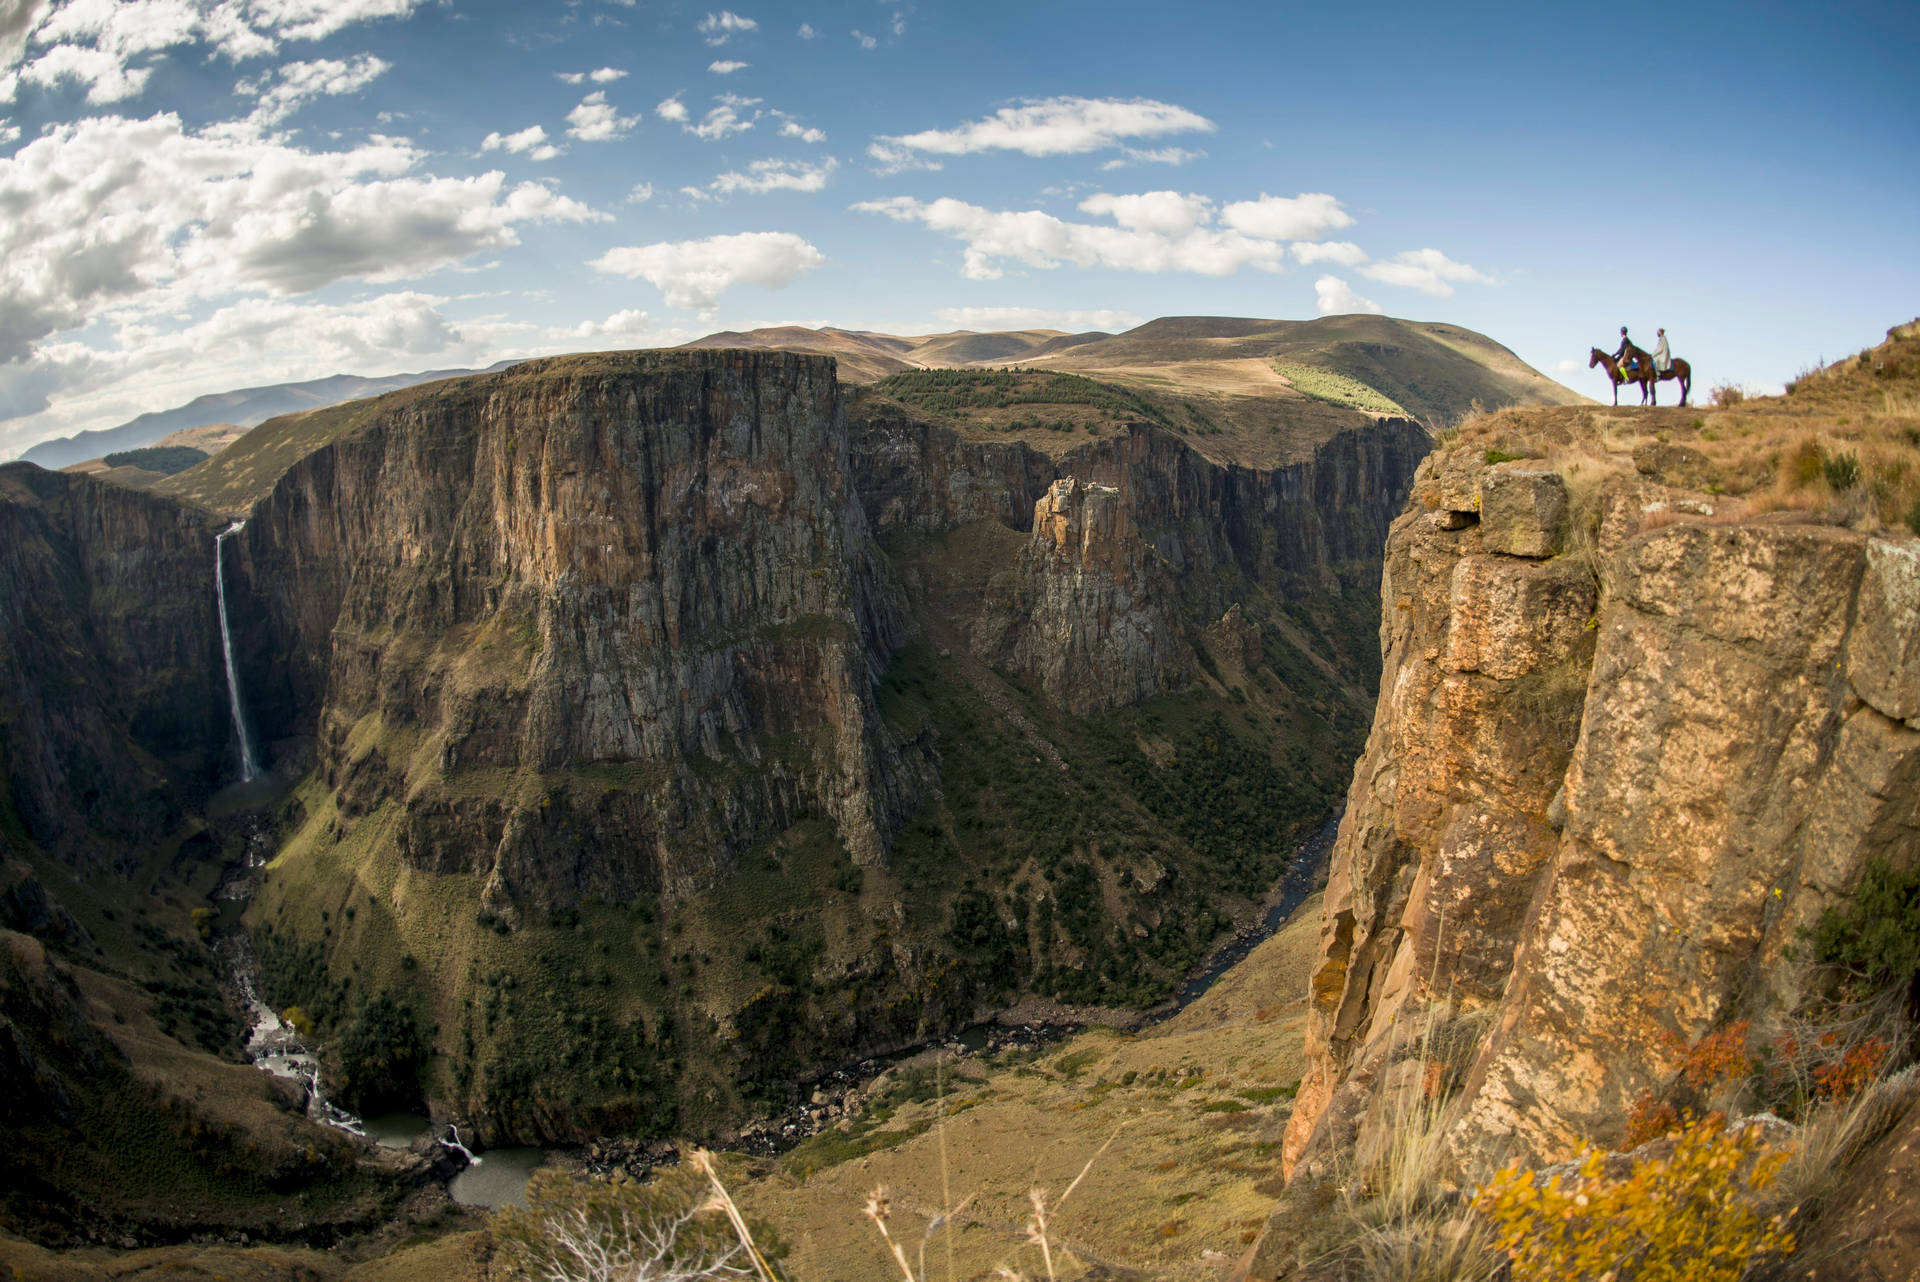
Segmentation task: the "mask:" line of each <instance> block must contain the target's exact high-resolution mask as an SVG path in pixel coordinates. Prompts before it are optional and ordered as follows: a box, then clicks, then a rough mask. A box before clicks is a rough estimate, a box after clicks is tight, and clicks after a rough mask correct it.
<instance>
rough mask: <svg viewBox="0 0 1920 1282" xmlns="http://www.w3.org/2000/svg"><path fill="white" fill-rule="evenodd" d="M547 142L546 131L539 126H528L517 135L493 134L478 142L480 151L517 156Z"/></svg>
mask: <svg viewBox="0 0 1920 1282" xmlns="http://www.w3.org/2000/svg"><path fill="white" fill-rule="evenodd" d="M546 140H547V131H546V130H545V129H542V128H541V127H540V126H539V125H528V126H527V127H526V128H525V129H522V130H521V131H520V132H519V133H515V134H502V133H499V132H497V131H496V132H494V133H490V134H488V135H487V136H486V137H485V138H482V139H481V140H480V150H481V151H509V152H514V153H516V154H518V153H519V152H523V151H532V150H533V149H534V148H536V147H538V146H539V145H540V144H541V143H543V142H545V141H546Z"/></svg>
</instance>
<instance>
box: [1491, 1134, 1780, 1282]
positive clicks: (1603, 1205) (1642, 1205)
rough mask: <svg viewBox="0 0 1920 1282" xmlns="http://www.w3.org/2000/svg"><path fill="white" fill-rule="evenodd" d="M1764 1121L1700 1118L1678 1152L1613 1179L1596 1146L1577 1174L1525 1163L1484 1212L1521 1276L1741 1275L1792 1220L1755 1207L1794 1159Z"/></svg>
mask: <svg viewBox="0 0 1920 1282" xmlns="http://www.w3.org/2000/svg"><path fill="white" fill-rule="evenodd" d="M1759 1146H1760V1133H1759V1130H1758V1128H1755V1127H1743V1128H1741V1129H1740V1130H1738V1131H1730V1130H1729V1129H1728V1128H1727V1124H1726V1119H1724V1118H1722V1117H1719V1116H1717V1115H1715V1116H1710V1117H1707V1118H1705V1119H1704V1120H1701V1121H1698V1122H1695V1123H1692V1124H1691V1125H1689V1126H1688V1127H1686V1128H1685V1129H1684V1130H1682V1131H1681V1132H1680V1134H1679V1136H1678V1137H1677V1138H1676V1139H1675V1141H1674V1147H1673V1152H1672V1155H1671V1156H1668V1157H1664V1158H1658V1157H1656V1158H1648V1159H1646V1160H1644V1161H1641V1162H1638V1163H1636V1164H1635V1165H1634V1166H1633V1168H1632V1171H1631V1173H1630V1174H1628V1175H1626V1176H1625V1177H1624V1178H1613V1177H1610V1176H1609V1175H1608V1174H1607V1170H1606V1168H1607V1155H1606V1154H1605V1153H1603V1152H1600V1151H1597V1150H1593V1151H1589V1152H1587V1153H1586V1154H1585V1155H1584V1156H1583V1157H1582V1158H1581V1159H1580V1162H1579V1166H1578V1168H1577V1170H1576V1173H1575V1174H1574V1176H1573V1177H1572V1178H1571V1179H1563V1178H1562V1177H1560V1176H1557V1175H1556V1176H1553V1177H1550V1178H1547V1179H1545V1180H1544V1181H1543V1180H1542V1178H1541V1176H1540V1175H1539V1173H1537V1172H1535V1171H1529V1170H1523V1169H1522V1168H1521V1167H1520V1166H1519V1165H1518V1164H1517V1163H1516V1164H1515V1165H1513V1166H1509V1167H1508V1168H1506V1169H1505V1170H1503V1171H1501V1172H1500V1173H1499V1174H1498V1175H1496V1176H1495V1177H1494V1178H1493V1179H1492V1180H1490V1181H1489V1182H1488V1183H1487V1184H1486V1185H1485V1186H1484V1187H1483V1188H1482V1189H1481V1190H1480V1191H1479V1194H1478V1195H1477V1197H1476V1198H1475V1200H1474V1207H1475V1209H1476V1210H1478V1211H1479V1212H1480V1213H1481V1214H1483V1215H1485V1216H1486V1217H1487V1218H1489V1219H1490V1220H1492V1221H1493V1223H1494V1226H1495V1232H1496V1234H1497V1237H1498V1241H1499V1244H1500V1248H1501V1249H1502V1250H1503V1251H1505V1252H1506V1253H1507V1254H1508V1256H1509V1257H1511V1259H1512V1261H1513V1272H1512V1276H1513V1279H1514V1282H1530V1280H1532V1279H1539V1280H1540V1282H1562V1280H1564V1279H1570V1278H1601V1277H1613V1278H1619V1277H1631V1278H1633V1279H1634V1280H1635V1282H1683V1279H1684V1280H1685V1282H1737V1279H1739V1277H1740V1276H1741V1275H1742V1274H1743V1273H1744V1272H1745V1271H1746V1267H1747V1264H1748V1262H1749V1261H1750V1260H1752V1259H1754V1257H1756V1256H1759V1255H1764V1254H1773V1253H1779V1254H1785V1253H1786V1252H1789V1251H1791V1250H1792V1249H1793V1238H1792V1236H1791V1235H1790V1234H1789V1233H1788V1232H1787V1231H1786V1228H1785V1224H1784V1219H1783V1218H1782V1217H1779V1216H1773V1217H1767V1216H1763V1215H1761V1214H1760V1212H1759V1211H1757V1210H1755V1209H1754V1207H1753V1206H1752V1205H1751V1202H1752V1201H1753V1200H1754V1199H1755V1197H1756V1195H1758V1194H1760V1193H1762V1192H1764V1191H1765V1190H1766V1188H1767V1186H1768V1185H1770V1184H1771V1183H1772V1182H1773V1181H1774V1179H1775V1177H1776V1176H1777V1175H1778V1174H1779V1171H1780V1167H1781V1166H1782V1165H1783V1164H1784V1163H1785V1162H1786V1160H1787V1154H1785V1153H1774V1154H1768V1155H1762V1154H1761V1153H1760V1151H1759Z"/></svg>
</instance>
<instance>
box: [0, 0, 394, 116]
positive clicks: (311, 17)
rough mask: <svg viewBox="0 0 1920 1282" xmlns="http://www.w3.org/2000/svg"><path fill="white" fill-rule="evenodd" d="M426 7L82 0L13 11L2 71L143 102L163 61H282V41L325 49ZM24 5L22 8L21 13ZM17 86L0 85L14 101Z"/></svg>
mask: <svg viewBox="0 0 1920 1282" xmlns="http://www.w3.org/2000/svg"><path fill="white" fill-rule="evenodd" d="M419 3H420V0H74V2H73V3H69V4H66V5H63V6H60V7H57V8H56V7H51V6H48V5H45V4H39V3H33V2H32V0H29V2H28V3H25V4H23V5H19V4H18V2H17V0H16V4H15V5H9V6H8V8H7V11H6V13H5V14H4V15H0V52H4V53H5V54H7V55H8V56H6V57H4V58H0V66H7V65H11V64H12V62H13V61H14V60H15V59H16V58H20V59H21V60H22V61H21V65H20V69H19V71H18V73H17V77H18V83H20V84H26V85H36V86H40V87H44V88H51V87H53V86H56V85H59V84H61V83H64V82H73V83H77V84H83V85H85V86H86V87H87V100H88V101H89V102H92V103H96V104H99V103H112V102H120V101H124V100H125V99H128V98H133V97H137V96H138V95H139V94H140V93H142V92H143V91H144V90H145V88H146V85H147V80H148V78H149V77H150V76H151V75H152V74H153V68H154V66H155V64H156V63H157V61H158V60H159V59H160V58H162V57H164V56H166V54H167V53H168V52H169V51H171V50H174V49H177V48H181V47H185V46H192V45H208V46H211V47H212V49H213V50H214V51H216V52H218V53H220V54H224V55H225V56H227V57H228V58H231V59H234V60H236V61H239V60H241V59H246V58H258V57H264V56H266V55H269V54H273V53H276V52H278V50H279V48H280V45H281V43H282V42H284V41H289V40H292V41H306V40H320V39H324V38H325V37H327V36H330V35H333V34H335V33H336V32H339V31H341V30H343V29H345V28H346V27H349V26H352V25H353V24H355V23H360V22H366V21H370V20H373V19H377V18H398V17H405V16H407V15H409V14H411V13H412V12H413V11H414V9H416V8H417V7H418V6H419ZM16 5H17V7H16ZM13 84H14V79H13V77H11V76H9V77H0V85H4V86H6V89H5V90H0V98H5V99H10V98H11V89H12V86H13Z"/></svg>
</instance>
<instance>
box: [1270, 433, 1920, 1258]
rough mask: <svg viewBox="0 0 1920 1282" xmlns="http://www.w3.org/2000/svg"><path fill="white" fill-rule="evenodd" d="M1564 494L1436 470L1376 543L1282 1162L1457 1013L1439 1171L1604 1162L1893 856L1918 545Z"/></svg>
mask: <svg viewBox="0 0 1920 1282" xmlns="http://www.w3.org/2000/svg"><path fill="white" fill-rule="evenodd" d="M1568 500H1569V494H1568V487H1567V484H1566V482H1565V480H1564V478H1563V477H1562V476H1561V475H1560V474H1559V473H1558V472H1557V471H1556V470H1555V468H1554V467H1553V466H1552V465H1551V464H1548V463H1545V462H1538V461H1531V460H1520V461H1514V462H1504V463H1499V464H1497V465H1494V466H1488V465H1487V464H1486V463H1485V462H1484V461H1483V460H1482V459H1481V458H1480V457H1479V454H1478V451H1476V450H1469V449H1462V448H1456V449H1453V450H1443V451H1441V452H1438V453H1436V454H1434V455H1433V456H1431V457H1430V458H1429V459H1428V460H1427V462H1426V463H1424V464H1423V465H1422V468H1421V472H1420V474H1419V476H1418V478H1417V479H1416V482H1415V485H1414V489H1413V497H1412V502H1411V503H1410V504H1409V511H1408V512H1407V513H1406V514H1405V515H1403V516H1402V517H1400V518H1399V519H1398V520H1397V521H1396V522H1395V523H1394V526H1393V530H1392V534H1391V535H1390V537H1389V539H1388V541H1387V549H1386V565H1385V571H1384V573H1383V576H1382V599H1383V618H1382V624H1381V653H1382V656H1383V665H1384V671H1383V675H1382V678H1381V682H1380V695H1379V704H1378V708H1377V710H1376V713H1375V717H1374V724H1373V730H1372V732H1371V735H1370V737H1369V739H1368V743H1367V748H1366V751H1365V754H1364V755H1363V756H1362V758H1361V760H1360V762H1359V764H1358V766H1357V767H1356V769H1355V772H1354V779H1353V785H1352V788H1351V791H1350V792H1349V795H1348V804H1347V810H1346V814H1345V817H1344V819H1343V821H1342V823H1341V827H1340V834H1339V838H1338V842H1337V845H1336V847H1335V851H1334V856H1333V863H1332V872H1331V881H1330V884H1329V887H1328V892H1327V899H1326V908H1325V917H1324V923H1323V935H1322V943H1321V954H1320V960H1319V963H1318V966H1317V969H1316V972H1315V975H1314V979H1313V988H1312V1014H1311V1016H1310V1021H1309V1026H1308V1047H1309V1055H1310V1064H1311V1068H1310V1071H1309V1073H1308V1076H1307V1078H1306V1080H1305V1081H1304V1083H1303V1084H1302V1087H1301V1090H1300V1096H1299V1102H1298V1106H1297V1108H1296V1109H1295V1111H1294V1113H1293V1115H1292V1119H1291V1122H1290V1125H1289V1128H1288V1132H1287V1137H1286V1143H1285V1151H1284V1156H1285V1161H1286V1163H1287V1166H1288V1168H1289V1170H1290V1171H1294V1172H1297V1171H1299V1170H1301V1169H1303V1168H1318V1167H1319V1166H1320V1165H1322V1164H1324V1163H1325V1162H1327V1161H1329V1160H1333V1159H1335V1158H1336V1156H1337V1155H1338V1154H1340V1153H1342V1152H1344V1151H1348V1150H1350V1149H1351V1148H1352V1147H1353V1146H1354V1145H1359V1146H1361V1148H1362V1149H1363V1150H1364V1149H1367V1148H1368V1147H1377V1146H1378V1145H1380V1144H1381V1143H1383V1142H1384V1141H1385V1139H1386V1136H1387V1132H1388V1131H1389V1129H1390V1128H1391V1127H1392V1126H1393V1125H1394V1119H1395V1118H1396V1117H1397V1116H1398V1109H1397V1105H1398V1104H1399V1103H1400V1102H1401V1101H1403V1100H1404V1098H1405V1097H1406V1096H1407V1094H1408V1092H1415V1093H1417V1092H1418V1091H1419V1090H1420V1089H1421V1083H1422V1074H1423V1073H1424V1072H1425V1069H1426V1066H1425V1065H1424V1064H1423V1063H1422V1061H1421V1051H1420V1045H1419V1043H1420V1039H1421V1038H1422V1036H1423V1035H1424V1032H1423V1030H1431V1029H1433V1028H1435V1027H1436V1026H1439V1027H1443V1028H1444V1027H1445V1026H1446V1025H1447V1024H1448V1023H1450V1022H1451V1021H1454V1020H1460V1019H1466V1020H1469V1021H1475V1022H1474V1023H1472V1024H1471V1025H1470V1026H1471V1027H1473V1028H1476V1029H1482V1030H1485V1036H1484V1038H1483V1039H1481V1040H1480V1041H1479V1042H1478V1043H1477V1045H1478V1050H1477V1054H1476V1055H1475V1057H1474V1059H1473V1062H1472V1066H1471V1068H1470V1070H1469V1071H1468V1073H1467V1075H1466V1078H1465V1081H1464V1084H1463V1085H1462V1087H1461V1089H1460V1091H1459V1093H1458V1094H1457V1095H1456V1096H1455V1097H1454V1098H1453V1099H1452V1101H1451V1102H1450V1104H1449V1106H1448V1108H1449V1112H1448V1114H1447V1117H1448V1126H1449V1131H1448V1135H1449V1143H1450V1145H1451V1148H1452V1152H1453V1153H1454V1155H1455V1161H1456V1162H1457V1164H1458V1167H1459V1169H1461V1170H1464V1171H1468V1172H1471V1171H1473V1170H1477V1169H1478V1168H1479V1167H1480V1166H1483V1165H1484V1164H1485V1162H1486V1161H1487V1160H1489V1155H1493V1154H1498V1155H1500V1156H1502V1157H1519V1158H1523V1159H1527V1160H1530V1161H1553V1160H1559V1159H1561V1158H1564V1157H1566V1156H1567V1155H1568V1154H1570V1153H1571V1152H1572V1151H1573V1150H1574V1149H1575V1147H1576V1146H1577V1145H1578V1144H1579V1143H1580V1142H1581V1141H1583V1140H1594V1141H1598V1142H1601V1143H1603V1144H1605V1143H1613V1142H1616V1141H1618V1140H1619V1138H1620V1137H1621V1134H1622V1131H1623V1127H1624V1120H1625V1114H1626V1112H1627V1108H1628V1105H1629V1103H1630V1102H1631V1101H1632V1100H1634V1099H1635V1098H1637V1097H1638V1096H1640V1095H1641V1094H1643V1093H1646V1092H1648V1091H1650V1090H1653V1089H1655V1088H1656V1087H1658V1086H1659V1085H1661V1084H1663V1083H1665V1082H1668V1081H1671V1080H1672V1079H1673V1077H1674V1075H1675V1074H1676V1073H1677V1072H1678V1070H1679V1067H1680V1060H1681V1058H1682V1057H1683V1056H1684V1053H1685V1049H1686V1047H1687V1046H1689V1045H1691V1044H1692V1043H1694V1042H1695V1041H1696V1040H1697V1039H1698V1038H1699V1037H1700V1036H1702V1035H1703V1034H1704V1033H1706V1032H1708V1031H1710V1030H1711V1029H1713V1028H1714V1027H1716V1026H1717V1025H1719V1024H1720V1023H1722V1022H1724V1021H1726V1020H1727V1019H1730V1018H1738V1017H1752V1018H1755V1019H1758V1020H1762V1021H1764V1020H1765V1019H1766V1018H1768V1017H1769V1016H1775V1015H1780V1014H1782V1013H1784V1012H1786V1011H1788V1010H1789V1009H1791V1008H1792V1007H1793V1006H1794V1005H1795V1004H1796V1002H1797V1001H1798V1000H1799V999H1800V997H1801V996H1802V991H1801V988H1802V985H1803V984H1805V983H1806V971H1805V969H1804V967H1802V966H1798V965H1796V964H1794V961H1793V958H1794V951H1793V950H1794V946H1795V944H1796V942H1797V941H1799V939H1800V935H1801V931H1802V929H1803V928H1804V927H1806V926H1808V925H1810V924H1811V923H1812V922H1813V921H1815V920H1816V919H1817V918H1818V916H1819V914H1820V913H1821V911H1822V910H1823V909H1824V908H1826V907H1827V906H1829V905H1833V904H1836V903H1839V902H1842V901H1843V900H1844V898H1845V897H1846V896H1847V895H1849V894H1850V893H1851V891H1852V889H1853V888H1854V886H1855V885H1856V884H1857V883H1858V880H1859V878H1860V876H1861V873H1862V870H1863V869H1864V867H1865V866H1866V865H1867V864H1868V863H1869V862H1870V861H1872V860H1875V859H1879V858H1893V859H1895V860H1896V861H1898V860H1903V859H1904V860H1908V861H1910V860H1911V859H1912V857H1913V853H1914V851H1915V850H1916V848H1920V846H1917V844H1916V843H1917V842H1920V542H1916V540H1914V539H1913V538H1911V537H1907V536H1905V535H1904V533H1902V534H1897V535H1895V534H1875V533H1864V532H1860V531H1857V530H1854V529H1849V528H1845V527H1843V526H1839V525H1835V524H1827V523H1822V522H1820V521H1819V520H1817V519H1809V518H1808V517H1807V516H1806V515H1805V514H1802V513H1795V512H1785V513H1774V514H1770V515H1767V516H1759V517H1753V518H1749V519H1745V520H1727V519H1725V518H1724V517H1720V516H1716V511H1715V509H1716V505H1719V506H1724V500H1719V499H1716V498H1715V497H1714V496H1712V495H1709V494H1704V493H1690V492H1685V491H1680V490H1674V489H1670V488H1667V487H1664V486H1661V485H1656V484H1653V483H1651V482H1650V481H1647V480H1643V479H1641V478H1640V477H1638V476H1634V475H1632V474H1627V475H1625V476H1614V477H1612V478H1611V479H1608V480H1605V481H1604V482H1603V483H1600V484H1599V486H1598V492H1597V495H1590V496H1589V501H1588V504H1587V505H1586V506H1583V507H1581V510H1580V511H1579V512H1578V513H1577V514H1575V515H1572V516H1570V515H1569V501H1568ZM1576 506H1581V505H1579V504H1576ZM1256 1275H1258V1273H1257V1270H1256Z"/></svg>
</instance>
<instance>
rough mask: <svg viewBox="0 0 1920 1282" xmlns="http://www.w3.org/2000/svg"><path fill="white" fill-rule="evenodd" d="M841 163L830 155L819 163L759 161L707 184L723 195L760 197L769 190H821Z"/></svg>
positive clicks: (722, 175)
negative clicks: (735, 194)
mask: <svg viewBox="0 0 1920 1282" xmlns="http://www.w3.org/2000/svg"><path fill="white" fill-rule="evenodd" d="M838 165H839V162H838V161H836V160H834V159H833V158H832V157H831V156H829V157H828V158H827V159H826V161H825V162H823V163H821V164H818V165H808V164H804V163H802V162H801V161H797V160H756V161H754V162H753V163H752V164H751V165H748V166H747V172H746V173H744V174H743V173H738V172H729V173H724V174H721V175H720V176H719V177H718V178H715V179H714V180H713V181H712V182H711V183H709V184H708V186H709V187H711V188H712V189H713V190H714V191H715V192H717V193H718V194H720V195H722V196H731V195H733V194H734V193H736V192H744V193H746V194H747V195H750V196H759V195H764V194H766V193H767V192H770V191H819V190H821V189H822V188H824V187H825V186H826V185H827V177H828V176H829V175H830V174H832V173H833V171H834V169H835V168H837V167H838Z"/></svg>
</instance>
